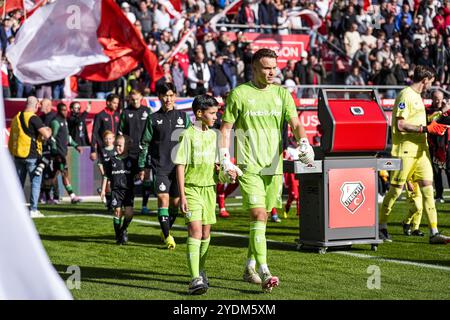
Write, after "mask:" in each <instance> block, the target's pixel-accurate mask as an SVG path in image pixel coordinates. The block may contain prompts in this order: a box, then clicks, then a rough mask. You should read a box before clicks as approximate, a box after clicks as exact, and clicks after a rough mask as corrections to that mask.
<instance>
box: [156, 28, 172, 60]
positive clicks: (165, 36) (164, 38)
mask: <svg viewBox="0 0 450 320" xmlns="http://www.w3.org/2000/svg"><path fill="white" fill-rule="evenodd" d="M171 54H172V36H171V34H170V29H165V30H164V31H163V32H162V34H161V41H160V42H159V43H158V56H159V57H160V59H162V60H166V59H168V58H169V57H170V55H171Z"/></svg>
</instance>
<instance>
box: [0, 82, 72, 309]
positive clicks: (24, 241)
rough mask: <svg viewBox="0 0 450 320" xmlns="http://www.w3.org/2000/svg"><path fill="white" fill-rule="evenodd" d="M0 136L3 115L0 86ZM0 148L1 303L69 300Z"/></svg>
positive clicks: (5, 151)
mask: <svg viewBox="0 0 450 320" xmlns="http://www.w3.org/2000/svg"><path fill="white" fill-rule="evenodd" d="M0 132H2V134H3V133H4V132H5V113H4V104H3V94H2V87H1V85H0ZM1 138H2V139H1V144H0V170H1V175H0V176H1V179H0V190H1V193H0V203H1V206H2V207H1V210H0V221H1V223H0V300H56V299H57V300H69V299H72V297H71V295H70V292H69V290H68V289H67V288H66V286H65V284H64V282H63V281H62V279H61V278H60V276H59V275H58V273H57V272H56V270H55V269H54V267H53V266H52V264H51V263H50V260H49V258H48V256H47V254H46V252H45V250H44V247H43V245H42V242H41V240H40V239H39V236H38V234H37V232H36V229H35V227H34V224H33V221H32V220H31V218H30V215H29V213H28V210H26V208H25V197H24V195H23V190H22V187H21V185H20V182H19V179H18V177H17V174H16V169H15V167H14V164H13V162H12V159H11V156H10V154H9V151H8V148H6V146H5V145H3V143H4V141H5V139H4V137H1Z"/></svg>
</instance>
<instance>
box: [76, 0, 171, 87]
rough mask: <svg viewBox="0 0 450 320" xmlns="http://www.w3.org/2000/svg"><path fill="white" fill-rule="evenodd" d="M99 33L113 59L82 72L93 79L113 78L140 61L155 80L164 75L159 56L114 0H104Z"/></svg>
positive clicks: (84, 76)
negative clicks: (152, 50)
mask: <svg viewBox="0 0 450 320" xmlns="http://www.w3.org/2000/svg"><path fill="white" fill-rule="evenodd" d="M97 37H98V41H99V42H100V44H101V45H102V46H103V49H104V53H105V55H106V56H108V57H109V58H110V61H109V62H106V63H99V64H94V65H89V66H86V67H85V68H84V69H83V71H82V72H81V74H80V76H81V77H82V78H84V79H87V80H92V81H111V80H114V79H118V78H120V77H121V76H123V75H125V74H127V73H129V72H131V71H132V70H133V69H135V68H136V67H137V66H138V64H139V62H143V63H144V67H145V69H146V70H147V72H148V73H149V75H150V77H151V79H152V81H153V82H156V81H158V80H159V79H160V78H161V77H162V76H163V74H164V73H163V71H162V69H161V67H160V66H159V65H158V58H157V57H156V55H155V54H154V53H153V52H151V51H150V49H149V48H148V47H147V44H146V43H145V42H144V40H143V39H142V37H141V36H140V35H139V33H138V31H137V29H136V28H135V27H134V25H133V24H132V23H131V22H130V20H129V19H128V18H127V17H126V16H125V15H124V14H123V12H122V10H121V9H120V7H119V6H118V5H117V4H116V3H115V2H114V1H113V0H103V2H102V14H101V21H100V25H99V28H98V30H97Z"/></svg>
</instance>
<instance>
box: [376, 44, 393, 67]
mask: <svg viewBox="0 0 450 320" xmlns="http://www.w3.org/2000/svg"><path fill="white" fill-rule="evenodd" d="M387 59H390V60H392V61H393V60H394V53H393V52H392V50H391V44H390V42H388V41H386V42H385V43H384V44H383V48H382V49H381V50H380V51H378V52H377V60H378V61H379V62H381V63H383V61H385V60H387Z"/></svg>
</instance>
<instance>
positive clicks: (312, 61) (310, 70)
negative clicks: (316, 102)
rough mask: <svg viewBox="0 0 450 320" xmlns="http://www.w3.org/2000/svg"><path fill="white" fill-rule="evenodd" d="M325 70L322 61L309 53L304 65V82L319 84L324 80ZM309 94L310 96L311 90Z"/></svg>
mask: <svg viewBox="0 0 450 320" xmlns="http://www.w3.org/2000/svg"><path fill="white" fill-rule="evenodd" d="M326 76H327V72H326V71H325V67H324V66H323V64H322V62H321V61H320V60H318V59H317V57H316V56H315V55H310V56H309V58H308V65H307V66H306V84H314V85H320V84H322V82H323V81H324V80H325V78H326ZM308 91H309V92H310V94H309V96H310V97H312V94H311V90H308Z"/></svg>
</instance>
